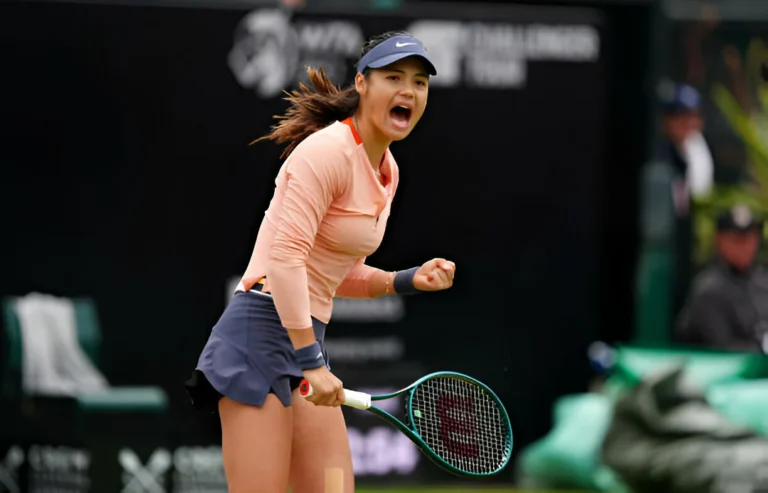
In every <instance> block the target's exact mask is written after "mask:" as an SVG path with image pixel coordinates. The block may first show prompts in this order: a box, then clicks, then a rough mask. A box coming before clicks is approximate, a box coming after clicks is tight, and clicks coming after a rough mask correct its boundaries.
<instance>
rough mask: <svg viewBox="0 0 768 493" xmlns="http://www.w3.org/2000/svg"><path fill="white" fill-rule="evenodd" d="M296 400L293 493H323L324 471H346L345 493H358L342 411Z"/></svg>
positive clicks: (291, 480)
mask: <svg viewBox="0 0 768 493" xmlns="http://www.w3.org/2000/svg"><path fill="white" fill-rule="evenodd" d="M293 395H294V397H293V450H292V451H291V473H290V474H291V476H290V484H291V490H292V491H293V493H323V491H324V485H325V470H326V469H328V468H341V469H342V470H343V471H344V493H353V492H354V491H355V485H354V480H355V478H354V473H353V471H352V453H351V451H350V448H349V438H348V437H347V426H346V424H345V422H344V415H343V414H342V413H341V408H338V407H325V406H315V405H314V404H312V403H311V402H307V401H306V400H304V399H302V398H301V397H299V396H298V392H294V394H293Z"/></svg>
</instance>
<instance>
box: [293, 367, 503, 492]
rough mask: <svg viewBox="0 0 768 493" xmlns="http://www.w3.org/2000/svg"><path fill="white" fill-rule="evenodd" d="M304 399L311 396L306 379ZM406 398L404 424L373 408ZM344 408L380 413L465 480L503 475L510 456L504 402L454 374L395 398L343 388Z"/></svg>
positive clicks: (416, 384)
mask: <svg viewBox="0 0 768 493" xmlns="http://www.w3.org/2000/svg"><path fill="white" fill-rule="evenodd" d="M299 394H300V395H301V396H302V397H308V396H310V395H312V386H311V385H310V383H309V382H308V381H307V380H303V381H302V382H301V385H300V386H299ZM399 395H403V396H404V397H405V402H406V404H405V416H406V422H407V423H403V422H402V421H400V420H399V419H397V418H396V417H394V416H392V415H391V414H389V413H388V412H386V411H383V410H381V409H379V408H377V407H375V406H373V405H372V402H375V401H383V400H386V399H391V398H393V397H397V396H399ZM344 396H345V402H344V405H345V406H349V407H354V408H356V409H363V410H367V411H369V412H372V413H374V414H376V415H377V416H379V417H381V418H382V419H384V420H385V421H387V422H388V423H389V424H391V425H392V426H394V427H395V428H397V429H398V430H400V431H401V432H402V433H404V434H405V435H406V436H407V437H408V438H410V439H411V440H412V441H413V442H414V443H415V444H416V445H417V446H418V447H419V448H420V449H421V451H422V452H424V454H425V455H426V456H427V457H429V458H430V459H432V461H433V462H435V464H437V465H438V466H439V467H441V468H442V469H445V470H446V471H448V472H450V473H453V474H455V475H458V476H463V477H480V476H491V475H493V474H497V473H499V472H501V471H502V470H503V469H504V467H506V465H507V464H508V463H509V460H510V458H511V456H512V425H511V424H510V422H509V416H508V415H507V411H506V410H505V409H504V406H503V405H502V404H501V401H500V400H499V398H498V397H497V396H496V394H494V393H493V391H492V390H491V389H490V388H488V386H486V385H485V384H483V383H481V382H479V381H477V380H475V379H474V378H471V377H468V376H466V375H462V374H461V373H454V372H438V373H433V374H431V375H427V376H425V377H423V378H421V379H419V380H417V381H416V382H414V383H412V384H411V385H409V386H408V387H406V388H404V389H402V390H399V391H397V392H394V393H392V394H383V395H369V394H365V393H363V392H356V391H353V390H346V389H344Z"/></svg>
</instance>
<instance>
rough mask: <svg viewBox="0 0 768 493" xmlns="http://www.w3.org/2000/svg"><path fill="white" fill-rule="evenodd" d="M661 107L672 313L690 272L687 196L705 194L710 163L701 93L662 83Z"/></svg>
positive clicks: (682, 297)
mask: <svg viewBox="0 0 768 493" xmlns="http://www.w3.org/2000/svg"><path fill="white" fill-rule="evenodd" d="M659 98H660V101H661V107H662V121H661V131H662V134H663V136H664V139H663V142H662V148H661V156H660V158H661V160H662V161H664V162H666V163H668V165H670V166H671V167H672V170H673V173H674V178H673V181H672V198H673V203H674V209H675V276H674V277H675V280H674V291H673V296H674V298H673V306H672V311H673V313H678V312H679V310H680V309H681V308H682V306H683V303H684V301H685V295H686V293H687V292H688V286H689V283H690V280H691V276H692V254H693V224H692V220H691V216H690V209H691V197H701V196H706V195H707V194H709V192H710V190H711V188H712V180H713V176H714V166H713V163H712V155H711V154H710V152H709V148H708V146H707V143H706V142H705V140H704V137H703V135H702V133H701V132H702V128H703V120H702V117H701V113H700V111H699V108H700V105H701V96H700V94H699V92H698V91H697V90H696V89H694V88H693V87H691V86H689V85H686V84H673V83H671V82H667V83H664V84H662V85H661V86H660V88H659Z"/></svg>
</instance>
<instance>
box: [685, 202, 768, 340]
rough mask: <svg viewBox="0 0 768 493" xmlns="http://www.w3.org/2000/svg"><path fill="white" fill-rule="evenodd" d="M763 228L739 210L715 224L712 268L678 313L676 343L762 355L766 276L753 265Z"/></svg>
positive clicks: (767, 333)
mask: <svg viewBox="0 0 768 493" xmlns="http://www.w3.org/2000/svg"><path fill="white" fill-rule="evenodd" d="M762 228H763V223H762V221H761V220H759V219H757V218H756V217H755V216H754V214H753V212H752V211H751V210H750V209H749V208H748V207H747V206H744V205H737V206H735V207H733V208H732V209H730V210H729V211H727V212H725V213H724V214H722V215H721V216H720V217H719V218H718V221H717V235H716V250H717V262H716V263H715V264H714V265H712V266H710V267H708V268H707V269H705V270H704V271H702V272H701V273H700V274H699V275H698V276H697V277H696V279H695V280H694V282H693V284H692V288H691V292H690V296H689V298H688V302H687V304H686V307H685V309H684V310H683V311H682V312H681V315H680V319H679V324H678V326H677V330H676V334H675V339H676V341H677V342H680V343H683V344H688V345H696V346H707V347H711V348H719V349H727V350H738V351H751V352H754V351H760V352H765V351H766V343H768V272H766V271H765V269H763V268H762V267H760V266H757V265H756V264H755V259H756V257H757V252H758V249H759V246H760V243H761V241H760V240H761V237H762Z"/></svg>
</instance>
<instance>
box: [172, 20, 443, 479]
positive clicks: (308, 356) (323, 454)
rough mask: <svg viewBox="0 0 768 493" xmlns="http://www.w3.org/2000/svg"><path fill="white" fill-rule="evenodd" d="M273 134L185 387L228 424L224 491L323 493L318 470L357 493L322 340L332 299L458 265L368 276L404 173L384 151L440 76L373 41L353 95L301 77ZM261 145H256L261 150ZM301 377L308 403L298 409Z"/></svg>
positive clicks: (406, 285) (409, 55) (419, 284)
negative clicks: (231, 276)
mask: <svg viewBox="0 0 768 493" xmlns="http://www.w3.org/2000/svg"><path fill="white" fill-rule="evenodd" d="M308 72H309V77H310V81H311V83H312V85H313V86H314V91H312V90H311V89H310V88H308V87H307V86H304V85H302V86H301V87H300V88H299V90H296V91H293V92H292V93H291V95H290V97H289V98H288V99H289V101H290V102H291V106H290V108H289V109H288V111H287V112H286V114H285V115H284V116H281V117H278V118H279V119H280V122H279V123H278V124H277V125H275V127H273V129H272V132H271V133H270V134H269V135H267V136H265V137H262V139H271V140H274V141H276V142H277V143H280V144H286V145H287V146H286V150H285V152H284V153H283V156H286V155H287V159H286V161H285V162H284V164H283V166H282V168H281V169H280V172H279V173H278V176H277V180H276V189H275V192H274V196H273V198H272V200H271V203H270V205H269V208H268V209H267V212H266V214H265V217H264V220H263V222H262V224H261V228H260V230H259V234H258V237H257V239H256V245H255V247H254V250H253V255H252V256H251V260H250V262H249V264H248V267H247V269H246V272H245V274H244V276H243V278H242V281H241V282H240V284H239V286H238V289H237V291H236V293H235V296H234V297H233V299H232V300H231V301H230V303H229V305H228V306H227V308H226V310H225V311H224V313H223V315H222V316H221V318H220V320H219V321H218V323H217V324H216V325H215V326H214V328H213V330H212V332H211V335H210V338H209V339H208V343H207V344H206V346H205V348H204V349H203V352H202V355H201V356H200V359H199V361H198V365H197V369H196V371H195V373H194V375H193V377H192V379H190V380H189V381H188V382H187V388H188V390H189V392H190V395H191V397H192V400H193V402H194V404H195V405H196V406H197V407H205V406H207V405H211V404H213V406H211V409H217V410H218V413H219V417H220V419H221V426H222V441H223V443H222V449H223V455H224V468H225V472H226V477H227V483H228V485H229V491H230V492H231V493H260V492H264V493H285V491H286V489H287V487H288V485H290V487H291V489H292V491H293V493H313V492H318V493H319V492H321V491H322V490H323V481H324V479H323V478H324V471H325V470H326V469H327V468H331V467H339V468H342V469H343V470H344V475H345V477H344V485H345V492H347V493H351V492H353V491H354V478H353V473H352V458H351V453H350V448H349V441H348V438H347V433H346V426H345V423H344V418H343V416H342V413H341V409H339V407H338V406H339V405H340V404H342V403H343V402H344V391H343V387H342V382H341V381H340V380H339V379H338V378H336V377H335V376H334V375H333V374H332V373H331V372H330V367H329V366H328V356H327V352H326V351H325V349H324V346H323V341H324V336H325V327H326V324H327V323H328V321H329V319H330V316H331V309H332V303H333V298H334V296H341V297H349V298H375V297H379V296H385V295H392V294H414V293H417V292H419V291H438V290H443V289H447V288H449V287H450V286H451V285H452V283H453V277H454V272H455V265H454V264H453V262H449V261H447V260H444V259H434V260H430V261H429V262H427V263H425V264H424V265H422V266H420V267H415V268H412V269H408V270H404V271H399V272H385V271H383V270H379V269H376V268H374V267H370V266H368V265H366V264H365V262H364V261H365V258H366V257H367V256H369V255H371V254H372V253H374V252H375V251H376V249H377V248H378V246H379V244H380V243H381V240H382V237H383V235H384V230H385V227H386V224H387V218H388V217H389V211H390V206H391V203H392V198H393V196H394V194H395V191H396V190H397V185H398V178H399V175H398V168H397V164H396V163H395V160H394V158H393V157H392V154H391V152H390V151H389V145H390V143H391V142H393V141H397V140H401V139H404V138H405V137H406V136H407V135H408V134H409V133H410V132H411V130H412V129H413V127H414V126H415V125H416V123H417V122H418V121H419V119H420V118H421V116H422V115H423V113H424V109H425V108H426V105H427V93H428V87H429V76H430V75H435V73H436V71H435V67H434V65H433V64H432V62H431V61H430V59H429V55H428V54H427V52H426V50H425V49H424V46H423V45H422V43H421V42H420V41H419V40H418V39H415V38H413V37H411V36H409V35H407V34H405V33H399V32H391V33H386V34H383V35H380V36H376V37H374V38H372V39H371V40H369V41H368V42H367V43H366V44H365V46H364V47H363V49H362V54H361V58H360V60H359V61H358V63H357V74H356V76H355V83H354V86H351V87H349V88H347V89H346V90H339V89H337V88H336V87H335V86H333V84H332V83H331V82H330V81H329V80H328V78H327V76H326V74H325V73H324V72H323V71H322V70H319V71H316V70H313V69H308ZM258 140H261V139H258ZM302 378H306V379H307V380H308V381H309V382H310V383H311V384H312V387H313V390H314V394H313V395H312V396H311V397H309V398H308V399H303V398H299V396H298V391H297V388H298V385H299V383H300V382H301V380H302Z"/></svg>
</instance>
